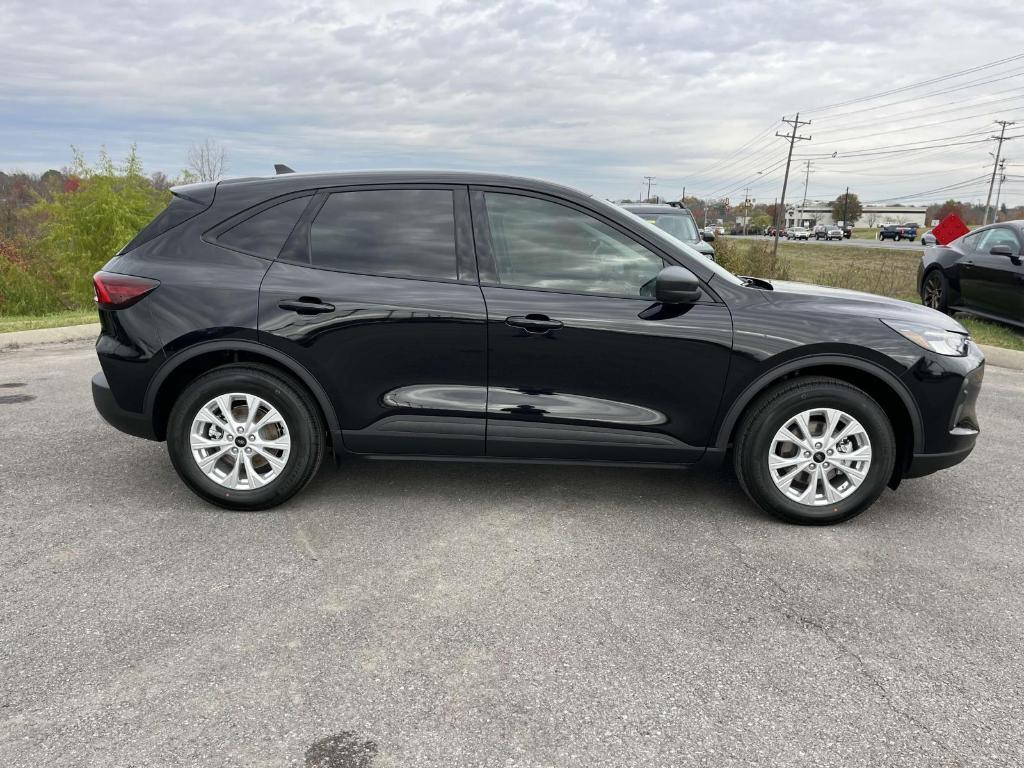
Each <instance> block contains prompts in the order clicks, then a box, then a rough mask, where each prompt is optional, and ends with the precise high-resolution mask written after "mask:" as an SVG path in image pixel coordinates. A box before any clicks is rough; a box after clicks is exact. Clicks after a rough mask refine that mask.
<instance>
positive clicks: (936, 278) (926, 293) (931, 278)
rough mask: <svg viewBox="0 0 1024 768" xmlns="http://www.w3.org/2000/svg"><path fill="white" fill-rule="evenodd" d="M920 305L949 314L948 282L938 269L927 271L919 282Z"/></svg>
mask: <svg viewBox="0 0 1024 768" xmlns="http://www.w3.org/2000/svg"><path fill="white" fill-rule="evenodd" d="M921 303H922V304H924V305H925V306H926V307H931V308H932V309H937V310H939V312H944V313H946V314H947V315H948V314H949V280H947V279H946V273H945V272H943V271H942V270H941V269H940V268H938V267H934V268H932V269H930V270H928V272H926V273H925V276H924V279H922V280H921Z"/></svg>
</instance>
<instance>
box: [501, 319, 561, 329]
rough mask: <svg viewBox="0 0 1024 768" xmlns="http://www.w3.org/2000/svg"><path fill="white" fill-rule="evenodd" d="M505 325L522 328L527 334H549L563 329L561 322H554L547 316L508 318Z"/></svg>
mask: <svg viewBox="0 0 1024 768" xmlns="http://www.w3.org/2000/svg"><path fill="white" fill-rule="evenodd" d="M505 325H511V326H512V327H513V328H522V329H523V330H524V331H526V332H527V333H547V332H548V331H557V330H558V329H559V328H561V327H562V325H563V323H562V321H561V320H552V319H551V318H550V317H548V316H547V315H526V316H525V317H506V318H505Z"/></svg>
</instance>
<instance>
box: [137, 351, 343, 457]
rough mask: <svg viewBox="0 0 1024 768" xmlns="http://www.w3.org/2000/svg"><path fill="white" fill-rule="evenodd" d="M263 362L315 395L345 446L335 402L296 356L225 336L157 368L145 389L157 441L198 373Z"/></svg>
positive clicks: (163, 436) (329, 425) (146, 407)
mask: <svg viewBox="0 0 1024 768" xmlns="http://www.w3.org/2000/svg"><path fill="white" fill-rule="evenodd" d="M246 362H251V363H263V364H265V365H270V366H272V367H273V368H276V369H278V370H280V371H282V372H284V373H286V374H288V375H290V376H291V377H292V378H294V379H296V380H297V381H298V382H299V383H300V384H302V385H303V386H304V387H306V389H307V390H308V391H309V393H310V394H311V395H312V396H313V399H314V401H315V402H316V403H317V406H318V407H319V409H320V415H321V416H322V417H323V420H324V424H325V425H326V426H327V429H328V431H329V432H330V434H331V440H332V443H333V446H334V450H335V452H336V453H337V452H338V451H339V450H340V449H341V447H342V441H341V425H340V423H339V422H338V415H337V413H336V412H335V410H334V405H333V404H332V403H331V400H330V398H329V397H328V396H327V392H326V390H324V388H323V386H322V385H321V384H320V382H319V381H317V380H316V377H314V376H313V374H312V373H310V372H309V371H308V370H307V369H306V368H305V367H304V366H303V365H302V364H301V363H299V362H298V361H297V360H295V359H294V358H292V357H290V356H289V355H287V354H285V353H284V352H281V351H279V350H277V349H274V348H273V347H268V346H267V345H265V344H260V343H259V342H255V341H246V340H240V339H223V340H217V341H209V342H204V343H202V344H197V345H195V346H194V347H190V348H188V349H187V350H184V351H182V352H179V353H178V354H176V355H174V356H173V357H171V358H169V359H168V360H167V362H166V363H164V365H163V366H162V367H161V368H160V370H159V371H157V373H156V375H155V376H154V377H153V380H152V381H151V382H150V384H149V387H148V388H147V390H146V397H145V401H144V412H145V413H147V414H149V417H150V419H151V420H152V423H153V431H154V433H155V435H156V437H157V439H158V440H164V439H166V437H167V422H168V420H169V418H170V413H171V408H172V407H173V405H174V402H175V400H176V399H177V396H178V394H180V393H181V391H182V389H184V387H185V386H186V385H187V384H188V382H190V381H192V380H194V379H195V378H196V377H197V376H199V375H201V374H203V373H205V372H206V371H208V370H210V369H211V368H215V367H217V366H220V365H225V364H229V363H246Z"/></svg>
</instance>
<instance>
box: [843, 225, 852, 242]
mask: <svg viewBox="0 0 1024 768" xmlns="http://www.w3.org/2000/svg"><path fill="white" fill-rule="evenodd" d="M843 237H844V238H845V239H847V240H849V239H850V238H851V237H853V225H852V224H846V225H845V226H843Z"/></svg>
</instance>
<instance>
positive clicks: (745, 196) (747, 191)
mask: <svg viewBox="0 0 1024 768" xmlns="http://www.w3.org/2000/svg"><path fill="white" fill-rule="evenodd" d="M749 202H750V187H747V188H746V189H744V190H743V234H744V235H745V234H747V203H749Z"/></svg>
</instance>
